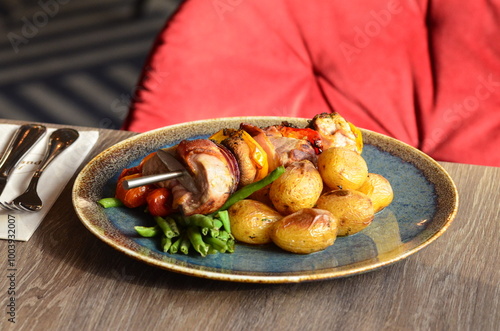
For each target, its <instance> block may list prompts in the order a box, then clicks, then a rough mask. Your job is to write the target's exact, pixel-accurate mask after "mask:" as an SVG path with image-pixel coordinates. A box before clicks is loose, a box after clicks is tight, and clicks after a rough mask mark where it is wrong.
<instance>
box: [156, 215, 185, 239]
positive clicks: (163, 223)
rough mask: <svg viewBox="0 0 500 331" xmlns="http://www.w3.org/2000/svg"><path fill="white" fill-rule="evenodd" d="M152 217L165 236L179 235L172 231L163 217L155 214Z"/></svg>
mask: <svg viewBox="0 0 500 331" xmlns="http://www.w3.org/2000/svg"><path fill="white" fill-rule="evenodd" d="M154 219H155V221H156V223H157V224H158V226H159V227H160V229H161V230H162V231H163V233H164V234H165V236H166V237H167V238H174V237H177V236H178V235H179V234H178V233H177V234H176V233H175V232H174V231H172V229H171V228H170V225H168V223H167V221H166V220H165V219H164V218H163V217H160V216H155V217H154Z"/></svg>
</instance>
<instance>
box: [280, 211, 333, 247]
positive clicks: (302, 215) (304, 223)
mask: <svg viewBox="0 0 500 331" xmlns="http://www.w3.org/2000/svg"><path fill="white" fill-rule="evenodd" d="M337 223H338V221H337V219H336V218H335V217H334V216H333V215H332V213H330V212H329V211H327V210H321V209H315V208H304V209H301V210H299V211H298V212H295V213H293V214H291V215H288V216H285V217H284V218H282V219H281V220H279V221H277V222H276V223H274V224H273V227H272V229H271V239H272V241H273V242H274V243H275V244H276V245H277V246H278V247H280V248H282V249H284V250H286V251H290V252H293V253H298V254H309V253H314V252H318V251H321V250H324V249H325V248H327V247H329V246H331V245H332V244H333V243H334V242H335V239H336V238H337Z"/></svg>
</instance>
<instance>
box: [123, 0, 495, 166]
mask: <svg viewBox="0 0 500 331" xmlns="http://www.w3.org/2000/svg"><path fill="white" fill-rule="evenodd" d="M497 17H500V7H498V6H497V7H495V6H493V5H491V4H490V3H489V2H488V1H484V0H464V1H461V2H460V4H459V5H457V4H452V2H448V1H433V2H432V4H428V3H427V1H411V0H410V1H406V0H405V1H402V0H401V1H397V0H392V1H387V0H353V1H347V2H346V1H340V0H316V1H299V0H273V1H244V0H211V1H206V0H188V1H186V2H185V3H183V5H181V7H180V9H179V10H178V12H177V13H176V14H175V15H174V16H173V17H172V19H171V20H170V21H169V22H168V23H167V25H166V27H165V29H164V30H163V31H161V33H160V34H159V36H158V39H157V42H156V44H155V45H154V47H153V51H152V53H151V56H150V58H149V59H148V61H147V64H146V67H145V70H144V75H143V77H142V78H141V81H140V84H139V86H140V88H138V90H137V96H136V99H135V100H134V102H133V105H132V108H131V111H130V114H129V117H128V118H127V120H126V122H125V124H124V129H127V130H133V131H139V132H142V131H147V130H150V129H154V128H158V127H162V126H166V125H170V124H175V123H181V122H187V121H193V120H198V119H206V118H214V117H228V116H243V115H272V116H298V117H312V116H314V115H315V114H317V113H321V112H325V111H332V110H334V111H337V112H339V113H340V114H342V115H343V116H344V117H345V118H346V119H348V120H349V121H351V122H353V123H354V124H355V125H357V126H359V127H363V128H366V129H370V130H374V131H377V132H381V133H384V134H387V135H390V136H393V137H395V138H397V139H400V140H402V141H404V142H407V143H409V144H411V145H413V146H415V147H417V148H420V149H421V150H423V151H424V152H426V153H428V154H429V155H431V156H432V157H434V158H436V159H438V160H443V161H453V162H462V163H473V164H484V165H496V166H500V152H499V151H498V146H499V145H500V112H499V110H500V43H498V31H500V20H496V18H497Z"/></svg>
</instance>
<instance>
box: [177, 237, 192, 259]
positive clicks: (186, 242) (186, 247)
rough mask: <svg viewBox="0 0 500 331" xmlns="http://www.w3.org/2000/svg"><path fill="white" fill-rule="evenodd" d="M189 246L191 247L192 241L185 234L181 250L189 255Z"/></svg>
mask: <svg viewBox="0 0 500 331" xmlns="http://www.w3.org/2000/svg"><path fill="white" fill-rule="evenodd" d="M189 247H191V242H190V241H189V238H188V236H187V235H183V236H182V240H181V244H180V247H179V250H180V251H181V252H182V253H184V254H186V255H187V254H188V253H189Z"/></svg>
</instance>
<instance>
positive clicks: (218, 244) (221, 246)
mask: <svg viewBox="0 0 500 331" xmlns="http://www.w3.org/2000/svg"><path fill="white" fill-rule="evenodd" d="M205 241H206V242H207V244H209V245H210V246H212V247H213V248H215V249H216V250H217V251H219V252H220V253H225V252H226V251H227V249H228V246H227V243H226V242H225V241H223V240H220V239H217V238H212V237H206V238H205Z"/></svg>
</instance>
